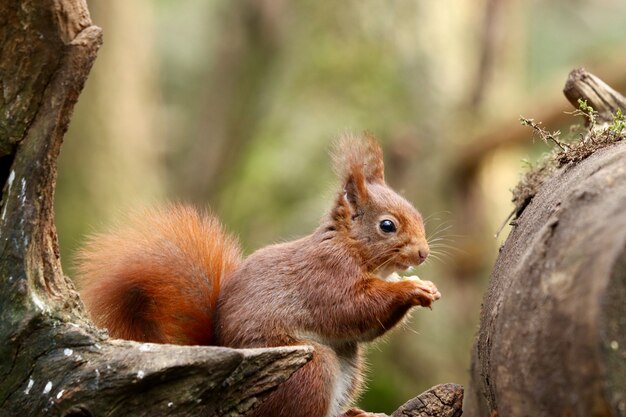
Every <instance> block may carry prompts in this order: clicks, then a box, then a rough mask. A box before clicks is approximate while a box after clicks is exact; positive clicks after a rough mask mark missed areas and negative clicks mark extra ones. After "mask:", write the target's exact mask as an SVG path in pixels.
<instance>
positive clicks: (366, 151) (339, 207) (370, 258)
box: [331, 134, 429, 276]
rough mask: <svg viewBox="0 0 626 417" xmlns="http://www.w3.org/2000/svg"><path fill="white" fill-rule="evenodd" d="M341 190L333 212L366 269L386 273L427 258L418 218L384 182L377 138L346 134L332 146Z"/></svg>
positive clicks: (341, 229) (426, 245)
mask: <svg viewBox="0 0 626 417" xmlns="http://www.w3.org/2000/svg"><path fill="white" fill-rule="evenodd" d="M333 156H334V158H333V159H334V163H335V164H334V165H335V169H336V171H337V174H338V175H339V178H340V180H341V184H342V189H341V192H340V193H339V196H338V198H337V201H336V204H335V207H334V209H333V211H332V213H331V215H332V220H333V222H334V223H335V228H336V229H337V231H338V232H340V233H345V234H346V235H347V237H348V239H349V241H350V242H351V243H352V246H353V247H354V248H355V249H356V250H357V251H358V252H359V255H360V256H361V257H362V258H363V261H364V262H365V264H366V265H367V268H368V270H369V271H370V272H374V273H376V274H377V275H380V276H386V275H388V274H390V273H392V272H396V271H401V270H405V269H407V268H408V267H409V266H413V265H419V264H420V263H422V262H424V260H425V259H426V257H427V256H428V252H429V248H428V243H427V242H426V236H425V231H424V223H423V221H422V216H421V215H420V214H419V212H418V211H417V210H416V209H415V208H414V207H413V205H412V204H411V203H409V202H408V201H407V200H405V199H404V198H403V197H402V196H400V195H399V194H397V193H396V192H395V191H393V190H392V189H391V188H389V187H388V186H387V185H386V184H385V176H384V163H383V152H382V150H381V148H380V146H379V145H378V143H377V142H376V140H375V139H374V138H373V137H372V136H370V135H368V134H364V135H363V137H355V136H353V135H344V136H343V137H341V138H340V139H339V140H338V141H337V143H336V146H335V149H334V153H333Z"/></svg>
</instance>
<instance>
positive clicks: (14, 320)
mask: <svg viewBox="0 0 626 417" xmlns="http://www.w3.org/2000/svg"><path fill="white" fill-rule="evenodd" d="M101 43H102V33H101V30H100V28H98V27H96V26H94V25H92V23H91V19H90V16H89V12H88V10H87V6H86V3H85V2H84V0H18V1H13V0H1V1H0V44H1V45H2V48H1V49H0V91H1V92H2V94H0V184H4V187H3V189H2V205H1V207H0V213H1V215H0V357H1V358H2V359H1V360H0V416H2V417H4V416H39V415H44V414H45V415H49V416H65V417H69V416H159V415H168V416H201V415H206V416H232V417H235V416H243V415H246V414H247V413H249V411H251V410H252V409H253V407H254V406H255V405H256V404H258V403H259V402H260V401H262V399H263V397H264V396H266V395H267V394H268V393H269V392H271V390H272V389H274V388H275V387H276V386H277V385H278V384H280V383H281V382H283V381H285V380H286V379H287V378H289V376H290V375H291V374H292V373H293V372H295V371H296V370H297V369H299V368H300V367H301V366H303V365H304V364H306V362H307V361H308V360H309V359H310V358H311V354H312V351H311V348H310V347H306V346H300V347H298V346H295V347H279V348H268V349H242V350H235V349H228V348H222V347H200V346H172V345H157V344H148V343H144V344H142V343H134V342H130V341H121V340H112V339H109V338H108V337H107V335H106V334H105V333H104V332H103V331H101V330H99V329H96V328H95V327H94V326H93V325H92V324H91V322H90V321H89V320H88V318H87V317H86V315H85V313H84V310H83V306H82V303H81V301H80V298H79V296H78V294H77V292H76V291H75V288H74V286H73V284H72V282H71V280H70V279H69V278H67V277H66V276H64V275H63V273H62V270H61V264H60V260H59V250H58V242H57V235H56V229H55V226H54V214H53V197H54V187H55V181H56V159H57V156H58V153H59V149H60V146H61V142H62V139H63V135H64V133H65V131H66V130H67V126H68V124H69V120H70V116H71V113H72V109H73V106H74V104H75V103H76V101H77V99H78V96H79V94H80V91H81V90H82V87H83V85H84V83H85V80H86V78H87V75H88V73H89V71H90V69H91V66H92V64H93V62H94V60H95V58H96V53H97V51H98V48H99V47H100V45H101ZM462 397H463V391H462V388H461V387H459V386H456V385H451V384H450V385H439V386H437V387H434V388H433V389H431V390H429V391H427V392H426V393H424V394H423V395H422V396H420V397H417V398H416V399H414V400H412V402H409V403H407V404H405V406H403V408H402V409H401V410H403V413H404V414H402V415H415V416H423V417H428V416H434V415H438V416H456V415H458V413H459V412H460V408H461V400H462ZM454 413H456V414H454Z"/></svg>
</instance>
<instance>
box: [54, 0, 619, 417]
mask: <svg viewBox="0 0 626 417" xmlns="http://www.w3.org/2000/svg"><path fill="white" fill-rule="evenodd" d="M88 3H89V7H90V10H91V12H92V18H93V20H94V22H95V23H96V24H97V25H99V26H101V27H103V28H104V33H105V43H104V46H103V47H102V49H101V51H100V53H99V56H98V59H97V61H96V63H95V66H94V68H93V71H92V73H91V76H90V77H89V80H88V82H87V84H86V86H85V90H84V93H83V95H82V96H81V98H80V101H79V103H78V105H77V106H76V111H75V114H74V118H73V120H72V123H71V126H70V130H69V132H68V135H67V137H66V143H65V145H64V148H63V150H62V153H61V164H60V168H59V184H58V190H57V224H58V228H59V236H60V243H61V250H62V259H63V262H64V266H65V270H66V273H68V274H69V275H70V276H71V275H72V266H71V260H72V257H73V254H74V251H75V250H76V248H77V247H79V246H80V245H81V242H82V241H83V239H84V237H85V235H86V234H88V233H90V232H92V231H95V230H100V229H102V228H103V227H106V225H107V224H109V223H111V221H113V219H115V218H116V216H118V215H119V214H120V213H123V212H124V211H125V210H127V209H128V208H130V207H137V206H145V205H153V204H159V203H161V202H163V201H169V200H177V201H188V202H193V203H195V204H197V205H198V206H201V207H207V206H209V207H211V209H212V210H213V211H215V212H216V213H217V214H218V215H219V216H220V217H221V218H222V219H223V222H224V223H225V224H226V226H227V228H228V229H230V230H231V231H233V232H235V233H237V234H238V235H239V236H240V238H241V241H242V243H243V245H244V247H245V249H246V251H247V252H251V251H253V250H254V249H255V248H259V247H262V246H264V245H267V244H270V243H273V242H276V241H279V240H285V239H291V238H294V237H297V236H302V235H304V234H307V233H309V232H310V231H311V230H312V229H313V228H315V226H316V224H317V222H318V220H319V219H320V218H321V217H322V215H323V214H324V213H325V210H326V209H328V208H329V207H330V204H331V200H332V196H333V193H334V192H335V191H336V189H337V184H336V182H335V180H334V178H333V175H332V171H331V169H330V164H329V158H328V156H327V151H328V148H329V145H330V143H331V142H332V140H333V139H334V138H335V137H337V136H338V135H339V134H341V133H342V132H345V131H355V132H360V131H363V130H368V131H370V132H372V133H373V134H374V135H376V136H377V137H378V138H379V139H380V140H381V142H382V144H383V148H384V150H385V157H386V164H387V167H386V171H387V180H388V183H390V184H391V185H392V186H393V187H394V188H396V189H397V190H399V191H401V192H402V193H403V194H404V195H406V196H407V198H409V199H410V200H411V201H413V202H414V203H415V205H416V206H417V207H418V209H419V210H420V211H421V212H422V213H423V215H424V217H428V219H429V220H428V222H427V232H428V233H429V235H430V236H432V237H434V238H439V237H441V238H443V239H442V240H439V241H438V242H439V243H440V244H441V245H443V246H440V247H439V248H438V249H437V251H436V252H437V253H435V256H433V257H431V259H430V260H429V261H428V262H427V263H426V264H425V266H423V267H420V268H419V270H418V273H419V275H420V276H421V277H422V278H424V279H430V280H432V281H434V282H435V283H436V284H437V286H438V287H439V288H440V290H441V292H442V294H443V298H442V299H441V300H440V301H439V302H438V303H437V304H436V305H435V307H434V309H433V311H430V310H423V311H415V312H414V313H413V315H412V316H413V317H412V318H411V319H410V320H409V321H408V322H407V324H406V325H405V326H403V327H402V328H399V329H396V330H395V331H393V332H391V334H390V335H388V336H387V337H385V338H384V340H382V341H379V342H377V343H375V344H373V346H371V347H370V348H369V352H368V362H369V363H370V366H369V384H368V389H367V391H366V392H365V393H364V395H363V397H362V399H361V401H360V404H361V405H362V406H363V407H364V408H367V409H368V410H371V411H380V412H390V411H393V410H395V409H396V408H397V407H398V406H399V405H400V404H402V403H403V402H404V401H406V400H408V399H409V398H411V397H413V396H415V395H416V394H418V393H420V392H421V391H423V390H424V389H426V388H428V387H430V386H432V385H434V384H437V383H442V382H457V383H463V384H465V383H466V382H467V379H468V372H467V370H468V366H469V357H470V349H471V344H472V339H473V335H474V332H475V330H476V328H477V323H478V315H479V311H480V303H481V297H482V292H483V289H484V288H485V286H486V284H487V280H488V276H489V270H490V268H491V265H492V264H493V261H494V259H495V257H496V254H497V252H498V246H499V245H500V244H501V243H502V241H503V239H504V238H505V237H506V234H507V233H508V228H505V229H504V231H503V232H502V233H501V234H500V236H499V237H498V238H495V237H494V233H495V232H496V230H497V229H498V227H499V225H500V224H501V223H502V222H504V221H505V219H506V218H507V216H508V214H509V213H510V211H511V210H512V204H511V203H510V192H509V190H510V189H511V188H512V187H513V186H514V185H515V184H516V182H517V180H518V179H519V176H520V174H521V173H522V172H523V171H524V170H525V169H527V168H526V167H525V165H526V164H525V163H524V160H531V161H534V160H536V159H537V158H538V157H539V156H540V155H541V154H542V153H544V152H546V151H547V150H548V148H547V147H546V146H545V145H544V144H542V143H537V142H539V141H533V139H532V135H531V132H530V130H527V128H523V127H521V126H519V123H518V121H517V119H518V117H519V115H520V114H521V115H524V116H526V117H533V118H535V119H537V120H542V121H544V123H545V125H546V127H548V128H550V129H557V128H562V129H563V128H564V129H567V127H566V126H568V125H570V124H571V123H572V122H575V120H574V119H572V117H571V116H569V115H567V114H565V113H564V111H566V110H570V106H569V105H568V103H567V102H566V100H565V99H564V98H563V97H562V95H561V93H560V91H561V89H562V86H563V84H564V82H565V79H566V76H567V74H568V72H569V70H571V69H573V68H574V67H579V66H584V67H586V68H587V69H588V70H590V71H591V72H594V73H595V74H596V75H599V76H600V77H602V78H604V79H605V81H607V82H609V83H610V84H612V85H613V86H614V87H615V88H617V89H618V90H621V91H624V90H625V89H626V71H625V69H626V2H624V1H623V0H594V1H582V0H531V1H520V0H518V1H514V0H483V1H470V0H457V1H452V0H443V1H432V0H390V1H374V0H346V1H342V2H327V1H313V0H300V1H297V2H289V1H287V0H240V1H228V0H212V1H207V0H187V1H184V2H175V1H166V0H133V1H128V0H106V1H105V0H91V1H88ZM533 142H535V143H533Z"/></svg>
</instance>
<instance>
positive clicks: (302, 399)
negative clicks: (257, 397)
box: [251, 343, 340, 417]
mask: <svg viewBox="0 0 626 417" xmlns="http://www.w3.org/2000/svg"><path fill="white" fill-rule="evenodd" d="M303 344H305V343H303ZM336 364H337V359H336V357H335V354H334V352H333V350H332V349H330V348H329V347H327V346H324V345H318V344H315V346H314V351H313V358H312V359H311V360H310V361H309V362H308V363H307V364H306V365H304V366H303V367H302V368H300V369H299V370H297V371H296V372H295V373H294V374H293V375H292V376H291V377H290V378H289V379H288V380H287V381H285V382H283V383H282V384H280V385H279V386H278V388H277V389H276V391H274V392H273V393H271V394H270V395H269V396H268V397H267V399H265V401H263V402H262V403H261V404H260V405H259V406H258V408H256V409H255V410H254V411H253V412H252V414H251V416H252V417H335V415H337V414H339V409H337V410H335V408H337V407H336V406H335V405H334V404H333V402H334V401H333V390H334V386H335V379H336V376H337V374H338V373H339V371H340V370H339V369H338V367H337V365H336Z"/></svg>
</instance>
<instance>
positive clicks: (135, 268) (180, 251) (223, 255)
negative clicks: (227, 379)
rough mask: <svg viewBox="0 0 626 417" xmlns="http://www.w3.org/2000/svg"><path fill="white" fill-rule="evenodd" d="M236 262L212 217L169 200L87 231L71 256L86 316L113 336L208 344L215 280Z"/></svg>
mask: <svg viewBox="0 0 626 417" xmlns="http://www.w3.org/2000/svg"><path fill="white" fill-rule="evenodd" d="M240 261H241V250H240V248H239V244H238V243H237V241H236V240H235V239H234V238H233V237H231V236H229V235H227V234H226V233H225V232H224V231H223V229H222V226H221V224H220V222H219V221H218V220H217V219H216V218H215V217H213V216H210V215H208V214H203V213H199V212H198V211H196V210H195V209H193V208H191V207H188V206H184V205H170V206H168V207H165V208H160V209H149V210H144V211H140V212H135V213H133V214H131V215H130V216H128V223H127V224H126V225H124V226H123V227H120V228H117V229H116V230H114V231H112V232H110V233H102V234H96V235H93V236H91V237H90V238H89V240H88V243H87V244H86V246H85V247H84V248H83V249H82V250H81V251H80V253H79V254H78V256H77V270H78V283H79V286H80V287H81V288H82V290H81V297H82V299H83V301H84V303H85V305H86V307H87V310H88V311H89V313H90V315H91V318H92V320H93V321H94V322H95V323H96V324H97V325H98V326H101V327H106V328H107V329H108V330H109V334H110V335H111V336H112V337H115V338H120V339H129V340H136V341H140V342H155V343H175V344H184V345H208V344H213V343H214V341H213V320H214V317H213V316H214V312H215V308H216V303H217V297H218V294H219V290H220V281H221V280H222V279H224V278H225V277H227V276H228V275H229V274H230V273H231V272H232V271H233V270H234V269H235V268H236V267H237V265H238V264H239V263H240Z"/></svg>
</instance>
